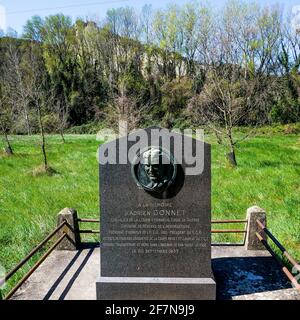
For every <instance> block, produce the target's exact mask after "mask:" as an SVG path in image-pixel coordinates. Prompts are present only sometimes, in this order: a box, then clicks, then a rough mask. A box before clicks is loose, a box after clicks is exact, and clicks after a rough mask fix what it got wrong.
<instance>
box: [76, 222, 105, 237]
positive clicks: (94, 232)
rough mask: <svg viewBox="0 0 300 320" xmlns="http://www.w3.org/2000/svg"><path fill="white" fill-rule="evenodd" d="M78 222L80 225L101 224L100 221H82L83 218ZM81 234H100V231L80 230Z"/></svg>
mask: <svg viewBox="0 0 300 320" xmlns="http://www.w3.org/2000/svg"><path fill="white" fill-rule="evenodd" d="M77 221H78V222H79V223H100V220H99V219H81V218H78V219H77ZM79 233H80V234H100V230H80V229H79Z"/></svg>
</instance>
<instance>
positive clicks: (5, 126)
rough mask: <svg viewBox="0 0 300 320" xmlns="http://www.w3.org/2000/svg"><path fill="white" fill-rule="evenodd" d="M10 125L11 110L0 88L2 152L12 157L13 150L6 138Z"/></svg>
mask: <svg viewBox="0 0 300 320" xmlns="http://www.w3.org/2000/svg"><path fill="white" fill-rule="evenodd" d="M11 123H12V108H11V106H10V105H9V103H8V98H7V93H6V91H5V88H4V86H0V130H1V133H2V135H3V141H4V145H5V148H4V151H5V152H6V154H8V155H13V154H14V152H13V148H12V145H11V143H10V141H9V138H8V133H9V130H10V126H11Z"/></svg>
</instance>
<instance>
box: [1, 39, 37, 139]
mask: <svg viewBox="0 0 300 320" xmlns="http://www.w3.org/2000/svg"><path fill="white" fill-rule="evenodd" d="M22 57H23V53H22V51H21V49H20V48H19V47H18V46H17V45H15V44H14V43H13V41H10V42H9V45H8V49H7V54H6V59H5V63H4V67H3V77H4V81H5V82H6V84H7V87H8V90H9V95H8V96H9V99H10V101H9V103H10V104H12V105H14V106H15V107H16V109H17V110H18V112H19V113H20V114H22V115H23V117H24V120H25V124H26V129H27V134H28V135H31V133H32V132H31V124H30V119H29V106H30V96H29V90H28V82H27V79H26V77H27V74H26V71H25V70H24V68H23V66H22V63H23V61H22Z"/></svg>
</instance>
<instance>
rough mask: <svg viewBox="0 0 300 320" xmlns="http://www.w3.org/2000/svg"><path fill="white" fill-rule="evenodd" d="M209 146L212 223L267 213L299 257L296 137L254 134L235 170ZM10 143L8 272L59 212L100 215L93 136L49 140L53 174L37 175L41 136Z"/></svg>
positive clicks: (2, 224) (2, 230) (2, 246)
mask: <svg viewBox="0 0 300 320" xmlns="http://www.w3.org/2000/svg"><path fill="white" fill-rule="evenodd" d="M237 134H239V133H237ZM207 141H208V142H210V143H211V144H212V175H213V185H212V206H213V219H221V218H241V219H243V218H245V214H246V209H247V208H248V207H250V206H252V205H258V206H260V207H262V208H264V209H266V211H267V214H268V217H267V218H268V225H269V227H270V229H271V231H272V232H273V233H274V234H275V235H276V236H277V237H278V239H279V240H281V241H282V243H283V244H284V245H285V246H286V248H287V249H288V250H289V251H290V252H291V253H292V254H293V255H294V256H295V257H296V258H297V259H298V260H299V259H300V232H299V230H300V217H299V215H300V137H299V134H298V135H297V134H290V133H284V132H283V131H282V130H279V131H278V132H277V131H276V130H269V129H266V130H259V132H258V133H257V134H256V135H255V136H252V137H251V138H249V139H247V140H245V141H243V142H242V143H241V144H240V145H239V147H238V150H237V161H238V167H237V168H232V167H230V166H229V165H228V164H227V161H226V159H225V150H224V147H222V146H220V145H218V144H217V142H216V139H215V138H214V136H207ZM11 142H12V146H13V148H14V152H15V155H14V156H10V157H8V156H6V155H4V154H3V153H0V266H1V265H2V266H3V267H4V268H5V269H6V270H7V271H9V270H10V269H11V268H12V267H13V266H14V265H16V263H17V262H19V261H20V260H21V259H22V258H23V257H24V256H25V255H26V254H27V253H28V252H29V251H30V250H31V249H32V248H33V247H34V246H36V245H37V244H38V243H39V242H40V241H41V240H42V239H43V238H44V237H45V236H46V235H47V234H48V233H49V232H50V231H52V230H53V229H54V228H55V226H56V216H57V213H58V212H59V211H60V210H61V209H63V208H65V207H73V208H76V209H77V210H78V212H79V216H81V217H84V218H88V217H89V218H97V217H98V212H99V200H98V194H99V186H98V163H97V160H96V152H97V148H98V145H99V142H98V141H96V137H95V135H68V136H66V143H65V144H63V143H62V142H61V139H60V137H59V136H55V135H53V136H48V137H47V150H48V157H49V164H50V166H51V167H53V168H54V169H55V170H56V174H54V175H53V176H47V175H36V174H35V169H36V168H37V167H38V166H39V165H41V163H42V155H41V153H40V149H39V143H40V138H39V137H38V136H33V137H27V136H13V137H11ZM2 149H3V144H2V140H1V142H0V150H2ZM199 196H201V195H199ZM93 227H94V228H95V226H93ZM225 227H226V228H227V227H228V225H227V226H225ZM229 227H233V228H235V227H237V226H229ZM221 237H222V238H220V236H219V237H218V236H214V240H215V241H220V240H222V241H229V240H230V241H239V240H241V236H238V235H237V236H234V235H231V236H221ZM32 263H33V261H32V262H31V264H32ZM28 267H29V266H26V267H25V268H24V269H23V270H22V272H19V273H18V274H17V275H16V277H14V278H13V279H12V280H11V281H10V283H9V285H8V286H7V288H6V291H7V290H8V289H9V288H10V287H11V285H12V284H13V283H15V282H16V281H17V279H18V278H20V277H21V276H22V274H23V273H24V272H25V271H26V269H28Z"/></svg>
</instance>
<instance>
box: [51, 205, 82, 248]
mask: <svg viewBox="0 0 300 320" xmlns="http://www.w3.org/2000/svg"><path fill="white" fill-rule="evenodd" d="M64 221H66V222H67V223H68V224H69V226H70V228H69V227H68V226H64V227H63V228H62V229H61V230H60V231H59V232H58V234H57V237H58V238H59V237H60V236H62V234H63V233H64V232H65V233H66V234H67V238H66V239H64V240H63V241H62V242H61V243H60V244H59V245H58V247H57V248H56V250H69V251H75V250H77V249H78V248H79V246H80V242H81V241H80V233H79V225H78V217H77V211H76V210H75V209H70V208H65V209H63V210H62V211H61V212H60V213H59V214H58V217H57V225H58V226H59V225H61V224H62V223H63V222H64Z"/></svg>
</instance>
